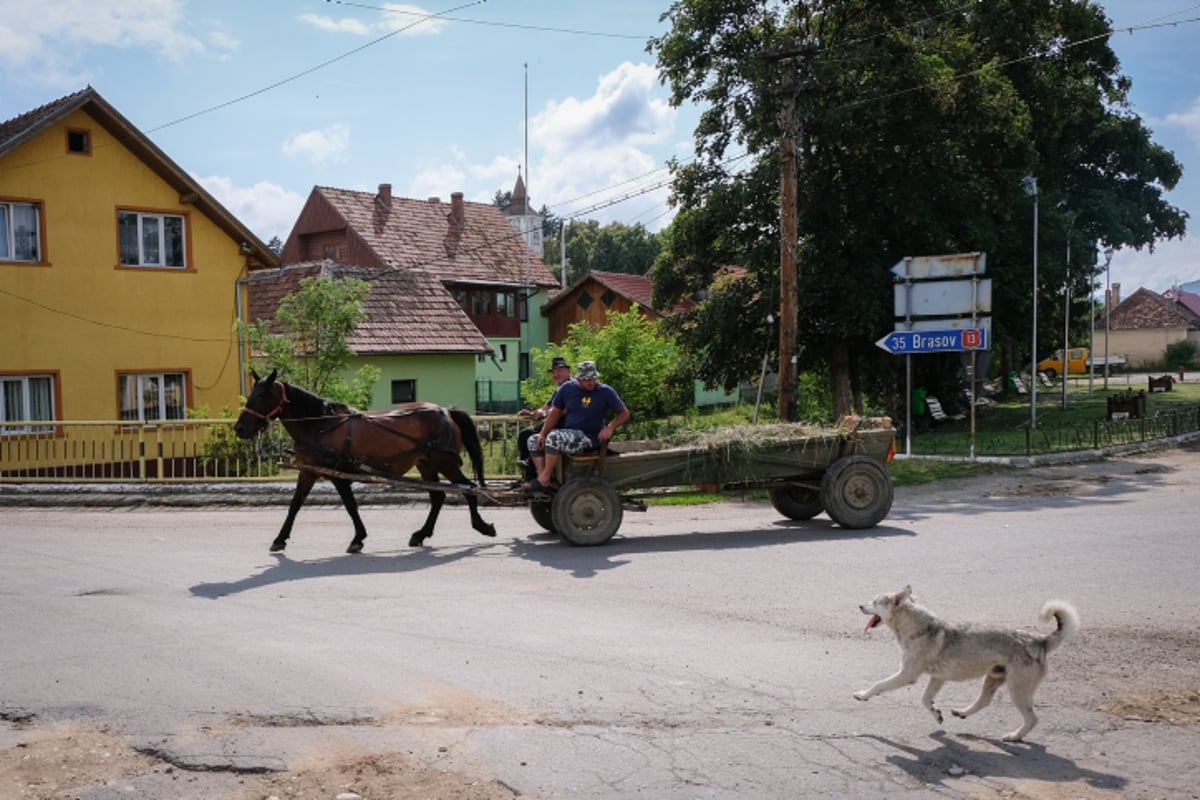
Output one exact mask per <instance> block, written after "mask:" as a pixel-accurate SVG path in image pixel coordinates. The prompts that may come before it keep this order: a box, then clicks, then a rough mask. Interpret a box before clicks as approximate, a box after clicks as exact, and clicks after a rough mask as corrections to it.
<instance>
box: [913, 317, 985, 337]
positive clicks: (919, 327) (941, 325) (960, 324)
mask: <svg viewBox="0 0 1200 800" xmlns="http://www.w3.org/2000/svg"><path fill="white" fill-rule="evenodd" d="M969 328H981V329H983V330H985V331H990V330H991V329H992V318H991V317H976V318H975V319H971V318H970V317H926V318H924V319H914V320H913V321H912V322H905V321H904V320H897V321H896V330H898V331H902V332H903V331H922V332H925V333H928V332H930V331H961V330H967V329H969ZM986 335H987V336H988V337H989V338H990V337H991V334H990V333H988V334H986Z"/></svg>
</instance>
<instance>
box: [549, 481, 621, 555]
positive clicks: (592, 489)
mask: <svg viewBox="0 0 1200 800" xmlns="http://www.w3.org/2000/svg"><path fill="white" fill-rule="evenodd" d="M624 513H625V512H624V510H623V509H622V508H621V499H620V498H619V497H617V491H616V489H614V488H613V487H612V484H611V483H609V482H608V481H606V480H604V479H603V478H597V477H595V476H592V475H588V476H584V477H580V478H572V479H571V480H569V481H567V482H566V483H565V484H563V486H562V487H561V488H560V489H559V490H558V491H557V492H556V493H555V494H554V500H553V501H551V504H550V521H551V522H552V523H553V525H554V527H553V529H552V530H555V531H557V532H558V535H559V536H561V537H562V538H564V539H566V540H567V541H568V542H570V543H571V544H574V545H579V546H581V547H588V546H592V545H598V544H604V543H605V542H607V541H608V540H609V539H611V538H612V537H613V534H614V533H616V532H617V528H620V527H621V517H622V516H624Z"/></svg>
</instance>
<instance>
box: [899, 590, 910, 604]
mask: <svg viewBox="0 0 1200 800" xmlns="http://www.w3.org/2000/svg"><path fill="white" fill-rule="evenodd" d="M910 599H912V586H905V587H904V588H903V589H901V590H900V591H898V592H896V605H900V604H901V603H903V602H904V601H905V600H910Z"/></svg>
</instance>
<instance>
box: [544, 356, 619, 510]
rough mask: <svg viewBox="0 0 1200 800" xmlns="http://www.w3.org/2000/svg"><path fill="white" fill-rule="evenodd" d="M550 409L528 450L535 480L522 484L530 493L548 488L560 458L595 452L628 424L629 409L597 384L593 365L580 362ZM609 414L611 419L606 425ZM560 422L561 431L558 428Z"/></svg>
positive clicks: (614, 393) (614, 395)
mask: <svg viewBox="0 0 1200 800" xmlns="http://www.w3.org/2000/svg"><path fill="white" fill-rule="evenodd" d="M550 406H551V408H550V413H549V415H548V416H547V417H546V421H545V423H544V424H543V425H542V430H541V432H540V433H538V436H537V440H536V442H535V443H531V444H530V446H529V449H530V451H531V453H532V456H533V463H534V464H536V465H537V468H538V475H537V477H536V478H534V479H533V480H531V481H529V482H528V483H526V484H525V488H526V489H529V490H532V491H536V490H538V489H545V488H547V487H548V486H550V481H551V479H552V478H553V476H554V467H555V466H556V465H557V464H558V458H559V456H560V455H562V454H563V453H566V454H568V455H574V454H576V453H583V452H586V451H588V450H595V449H596V448H598V447H600V445H601V444H603V443H605V442H607V441H608V440H610V439H611V438H612V437H613V434H614V433H616V432H617V429H618V428H620V427H621V426H622V425H624V424H625V423H626V422H628V421H629V409H628V408H626V407H625V403H624V401H622V400H621V396H620V395H618V394H617V392H616V390H615V389H613V388H612V387H611V386H609V385H608V384H606V383H601V382H600V372H599V371H598V370H597V369H596V362H595V361H580V362H579V364H578V365H577V366H576V367H575V380H573V381H568V382H566V383H564V384H563V385H562V386H560V387H559V388H558V391H556V392H555V393H554V396H553V397H551V398H550ZM610 412H611V413H612V415H613V418H612V420H611V421H610V422H608V423H607V424H605V420H606V419H607V418H608V415H609V413H610ZM560 421H561V422H562V427H557V426H558V423H559V422H560Z"/></svg>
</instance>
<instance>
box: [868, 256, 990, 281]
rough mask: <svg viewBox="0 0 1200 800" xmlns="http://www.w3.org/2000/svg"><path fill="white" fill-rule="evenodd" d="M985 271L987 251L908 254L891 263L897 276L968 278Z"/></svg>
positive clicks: (924, 278)
mask: <svg viewBox="0 0 1200 800" xmlns="http://www.w3.org/2000/svg"><path fill="white" fill-rule="evenodd" d="M986 271H987V253H956V254H954V255H948V256H915V257H913V256H910V257H908V258H904V259H901V260H900V261H897V262H896V263H895V264H894V265H892V274H893V275H895V276H896V277H897V278H909V279H911V280H926V279H929V278H969V277H971V276H972V275H982V274H983V273H984V272H986Z"/></svg>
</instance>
